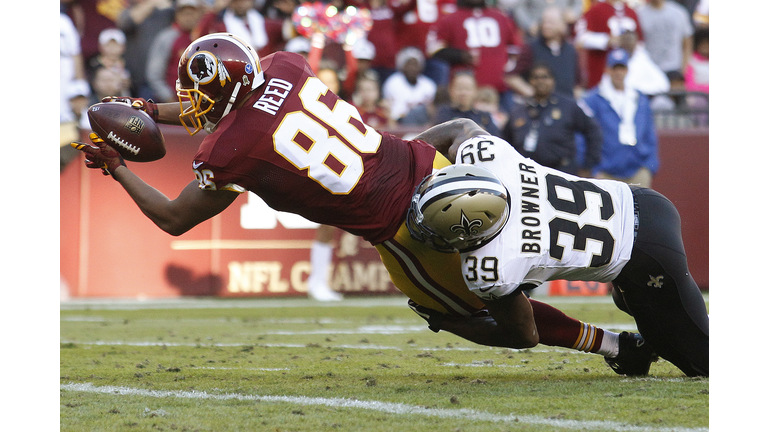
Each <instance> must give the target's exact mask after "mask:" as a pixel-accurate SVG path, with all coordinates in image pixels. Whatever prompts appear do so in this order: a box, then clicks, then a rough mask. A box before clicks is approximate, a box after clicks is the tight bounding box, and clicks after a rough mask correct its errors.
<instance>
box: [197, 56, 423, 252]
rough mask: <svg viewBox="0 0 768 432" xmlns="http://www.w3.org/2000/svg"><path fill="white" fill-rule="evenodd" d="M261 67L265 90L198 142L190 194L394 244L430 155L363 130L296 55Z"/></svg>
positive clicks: (349, 109) (414, 144)
mask: <svg viewBox="0 0 768 432" xmlns="http://www.w3.org/2000/svg"><path fill="white" fill-rule="evenodd" d="M262 66H263V68H264V75H265V84H263V85H262V86H261V87H260V88H259V89H258V90H257V91H256V92H254V94H253V95H252V96H251V98H250V99H249V100H248V101H247V102H246V103H245V105H244V106H243V107H241V108H239V109H236V110H234V111H232V112H231V113H230V114H229V115H227V116H226V117H225V118H224V119H223V120H222V121H221V123H220V124H219V127H218V128H217V130H216V131H215V132H214V133H213V134H211V135H209V136H208V137H206V138H205V140H203V143H202V144H201V146H200V149H199V151H198V153H197V155H196V156H195V159H194V162H193V164H194V165H193V168H194V169H195V175H196V176H197V177H198V180H199V181H200V187H202V188H210V189H233V190H238V191H245V190H248V191H251V192H253V193H255V194H257V195H259V196H260V197H261V198H262V199H263V200H264V201H265V202H266V203H267V204H268V205H269V206H270V207H272V208H274V209H275V210H280V211H287V212H292V213H296V214H299V215H301V216H304V217H305V218H307V219H309V220H311V221H314V222H317V223H321V224H325V225H333V226H337V227H339V228H342V229H344V230H346V231H348V232H350V233H352V234H355V235H360V236H362V237H363V238H365V239H366V240H368V241H370V242H372V243H374V244H376V243H379V242H381V241H384V240H386V239H387V238H389V237H391V236H392V235H394V234H395V232H396V231H397V229H398V228H399V226H400V224H401V223H402V221H403V219H404V217H405V211H406V209H407V207H408V205H409V202H410V198H411V194H412V193H413V190H414V188H415V187H416V185H417V184H418V183H419V182H420V181H421V179H422V178H423V177H425V176H426V175H428V174H429V173H431V170H432V163H433V160H434V157H435V149H434V148H433V147H432V146H430V145H428V144H426V143H423V142H421V141H404V140H402V139H400V138H397V137H395V136H393V135H390V134H386V133H384V134H381V133H379V132H377V131H376V130H374V129H373V128H371V127H369V126H367V125H365V124H364V123H363V122H362V120H361V118H360V114H359V113H358V112H357V110H356V109H355V108H354V107H353V106H352V105H351V104H349V103H347V102H345V101H343V100H341V99H340V98H339V97H338V96H336V95H335V94H333V93H332V92H331V91H330V90H328V88H327V87H326V86H325V85H324V84H323V83H322V82H321V81H320V80H319V79H318V78H316V77H315V76H314V75H313V74H312V71H311V70H310V68H309V65H307V63H306V62H305V61H304V59H303V58H302V57H301V56H299V55H297V54H292V53H286V52H278V53H275V54H273V55H271V56H267V57H265V58H264V59H263V60H262Z"/></svg>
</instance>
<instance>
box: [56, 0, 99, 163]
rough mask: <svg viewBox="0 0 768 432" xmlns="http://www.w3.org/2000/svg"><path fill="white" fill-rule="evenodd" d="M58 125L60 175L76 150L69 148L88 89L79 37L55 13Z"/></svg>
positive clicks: (64, 18) (76, 133)
mask: <svg viewBox="0 0 768 432" xmlns="http://www.w3.org/2000/svg"><path fill="white" fill-rule="evenodd" d="M59 50H60V57H59V74H60V77H59V98H60V105H59V124H60V136H59V139H60V144H61V145H60V151H59V158H60V160H59V162H60V167H59V168H60V171H63V170H64V168H65V167H66V166H67V165H68V164H69V162H71V161H72V160H73V159H74V158H75V157H76V156H77V153H78V152H77V150H75V151H74V153H73V152H72V150H74V149H73V148H72V147H70V146H69V143H70V142H72V141H77V140H78V139H79V136H80V132H79V129H78V126H77V122H78V118H79V117H80V115H81V114H82V112H83V111H84V110H85V109H86V108H87V107H88V97H89V96H90V95H91V89H90V87H89V86H88V81H87V80H86V79H85V65H84V64H83V57H82V55H81V51H80V36H79V35H78V34H77V29H76V28H75V25H74V24H72V19H70V18H69V16H68V15H67V14H66V13H64V10H63V8H62V10H61V12H60V13H59Z"/></svg>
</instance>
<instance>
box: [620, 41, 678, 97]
mask: <svg viewBox="0 0 768 432" xmlns="http://www.w3.org/2000/svg"><path fill="white" fill-rule="evenodd" d="M619 47H620V48H622V49H623V50H624V51H626V52H627V53H628V54H629V65H628V69H629V71H628V72H627V78H626V80H625V82H624V83H625V85H626V86H628V87H632V88H634V89H636V90H640V91H641V92H642V93H645V94H646V95H648V96H651V95H656V94H659V93H666V92H668V91H669V78H668V77H667V74H665V73H664V72H662V70H661V69H660V68H659V67H658V66H657V65H656V63H654V62H653V60H651V57H650V56H649V55H648V52H647V51H646V50H645V47H644V46H643V44H638V43H637V33H635V32H633V31H626V32H624V33H622V35H621V36H619Z"/></svg>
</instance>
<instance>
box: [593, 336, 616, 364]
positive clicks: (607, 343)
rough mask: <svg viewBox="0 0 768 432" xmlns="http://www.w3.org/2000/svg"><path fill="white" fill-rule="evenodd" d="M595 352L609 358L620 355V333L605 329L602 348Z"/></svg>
mask: <svg viewBox="0 0 768 432" xmlns="http://www.w3.org/2000/svg"><path fill="white" fill-rule="evenodd" d="M595 354H600V355H603V356H605V357H608V358H613V357H616V356H617V355H619V334H618V333H614V332H612V331H608V330H603V342H602V343H601V344H600V349H599V350H597V352H596V353H595Z"/></svg>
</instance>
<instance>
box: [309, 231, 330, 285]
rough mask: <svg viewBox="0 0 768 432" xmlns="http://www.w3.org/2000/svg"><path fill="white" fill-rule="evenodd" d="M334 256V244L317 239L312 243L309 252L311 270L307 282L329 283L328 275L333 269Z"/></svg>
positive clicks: (311, 283) (310, 283)
mask: <svg viewBox="0 0 768 432" xmlns="http://www.w3.org/2000/svg"><path fill="white" fill-rule="evenodd" d="M332 258H333V245H331V244H330V243H323V242H320V241H315V242H313V243H312V249H310V252H309V263H310V265H311V272H310V274H309V279H308V280H307V282H308V283H309V285H310V286H311V285H313V284H327V283H328V275H329V271H330V269H331V260H332Z"/></svg>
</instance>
